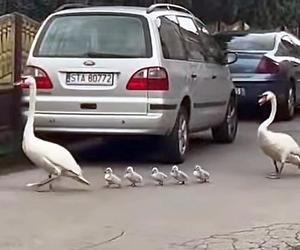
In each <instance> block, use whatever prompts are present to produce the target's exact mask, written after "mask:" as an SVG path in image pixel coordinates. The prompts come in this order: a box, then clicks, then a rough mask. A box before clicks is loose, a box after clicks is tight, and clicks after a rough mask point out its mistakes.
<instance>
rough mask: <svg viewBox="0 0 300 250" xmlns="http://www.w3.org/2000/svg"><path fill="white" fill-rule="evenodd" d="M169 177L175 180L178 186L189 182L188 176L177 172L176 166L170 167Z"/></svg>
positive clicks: (179, 171)
mask: <svg viewBox="0 0 300 250" xmlns="http://www.w3.org/2000/svg"><path fill="white" fill-rule="evenodd" d="M170 175H171V176H172V177H173V178H174V179H175V180H177V182H178V183H179V184H182V185H184V184H185V183H186V182H188V180H189V176H188V175H187V174H186V173H185V172H183V171H181V170H179V168H178V166H176V165H174V166H173V167H172V169H171V172H170Z"/></svg>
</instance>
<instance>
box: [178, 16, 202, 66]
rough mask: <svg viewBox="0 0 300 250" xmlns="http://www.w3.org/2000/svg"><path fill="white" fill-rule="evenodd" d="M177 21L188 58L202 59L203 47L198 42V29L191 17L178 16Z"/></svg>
mask: <svg viewBox="0 0 300 250" xmlns="http://www.w3.org/2000/svg"><path fill="white" fill-rule="evenodd" d="M178 21H179V26H180V29H181V33H182V36H183V40H184V43H185V46H186V48H187V51H188V59H189V60H193V61H204V52H203V47H202V46H201V43H200V42H199V33H198V29H197V27H196V25H195V23H194V21H193V19H191V18H189V17H182V16H179V17H178Z"/></svg>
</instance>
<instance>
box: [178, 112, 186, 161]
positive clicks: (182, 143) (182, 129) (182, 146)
mask: <svg viewBox="0 0 300 250" xmlns="http://www.w3.org/2000/svg"><path fill="white" fill-rule="evenodd" d="M179 121H180V122H179V128H178V140H179V152H180V154H181V155H184V153H185V151H186V148H187V140H188V131H187V122H186V120H185V119H184V117H180V120H179Z"/></svg>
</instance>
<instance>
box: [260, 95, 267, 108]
mask: <svg viewBox="0 0 300 250" xmlns="http://www.w3.org/2000/svg"><path fill="white" fill-rule="evenodd" d="M267 97H268V96H267V95H260V96H258V98H259V99H258V104H259V105H260V106H262V105H264V104H265V103H266V102H267V101H268V98H267Z"/></svg>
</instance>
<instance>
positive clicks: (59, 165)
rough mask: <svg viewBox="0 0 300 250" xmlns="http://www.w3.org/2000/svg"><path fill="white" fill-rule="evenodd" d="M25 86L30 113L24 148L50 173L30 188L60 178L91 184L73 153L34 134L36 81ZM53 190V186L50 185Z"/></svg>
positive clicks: (30, 81)
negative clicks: (27, 86) (28, 93)
mask: <svg viewBox="0 0 300 250" xmlns="http://www.w3.org/2000/svg"><path fill="white" fill-rule="evenodd" d="M24 84H25V85H29V89H30V98H29V112H28V118H27V122H26V126H25V129H24V133H23V142H22V148H23V151H24V153H25V154H26V155H27V157H28V158H29V159H30V160H31V161H32V162H33V163H34V164H35V165H36V166H39V167H41V168H43V169H44V170H46V171H47V172H48V173H49V178H48V179H46V180H43V181H42V182H39V183H30V184H27V186H28V187H41V186H44V185H46V184H48V183H51V182H53V181H54V180H55V179H57V178H59V177H60V176H66V177H70V178H73V179H75V180H76V181H79V182H81V183H84V184H86V185H90V183H89V182H88V181H87V180H86V179H85V178H84V177H83V175H82V170H81V168H80V166H79V165H78V164H77V162H76V161H75V160H74V158H73V156H72V155H71V153H70V152H69V151H68V150H67V149H65V148H64V147H62V146H60V145H58V144H55V143H52V142H48V141H44V140H41V139H39V138H37V137H36V136H35V134H34V112H35V103H36V81H35V79H34V78H33V77H31V76H30V77H27V79H26V80H25V83H24ZM50 189H51V185H50Z"/></svg>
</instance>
